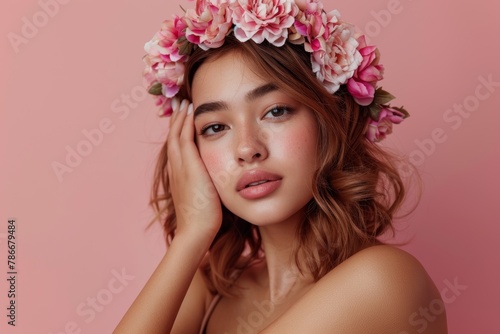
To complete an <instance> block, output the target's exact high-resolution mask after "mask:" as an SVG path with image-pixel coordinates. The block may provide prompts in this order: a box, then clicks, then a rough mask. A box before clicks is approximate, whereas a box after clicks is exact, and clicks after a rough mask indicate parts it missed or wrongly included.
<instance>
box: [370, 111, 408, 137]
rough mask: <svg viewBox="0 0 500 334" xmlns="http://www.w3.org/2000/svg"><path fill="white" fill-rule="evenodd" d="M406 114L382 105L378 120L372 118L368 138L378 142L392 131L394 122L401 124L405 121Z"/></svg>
mask: <svg viewBox="0 0 500 334" xmlns="http://www.w3.org/2000/svg"><path fill="white" fill-rule="evenodd" d="M404 118H405V115H404V114H403V113H402V112H400V111H399V110H396V109H394V108H390V107H387V106H382V109H381V110H380V114H379V118H378V121H374V120H373V119H370V122H369V123H368V129H367V131H366V138H368V140H369V141H371V142H378V141H381V140H382V139H384V138H385V137H386V136H387V135H389V134H391V133H392V124H399V123H401V122H402V121H403V119H404Z"/></svg>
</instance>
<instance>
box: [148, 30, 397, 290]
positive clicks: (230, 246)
mask: <svg viewBox="0 0 500 334" xmlns="http://www.w3.org/2000/svg"><path fill="white" fill-rule="evenodd" d="M217 62H219V63H217ZM231 62H233V63H234V66H236V67H238V66H239V67H240V70H243V71H246V72H245V73H246V74H248V76H249V78H247V79H248V80H247V81H249V82H250V83H254V84H255V85H258V84H259V83H262V84H272V85H273V86H275V87H276V90H275V91H274V90H273V92H275V94H281V95H280V96H284V99H288V100H287V101H295V102H294V103H297V105H298V106H300V107H301V108H304V109H305V112H304V114H305V115H307V116H305V117H304V120H305V121H304V124H302V126H303V127H302V131H300V130H294V131H296V132H294V133H293V134H294V135H295V134H296V135H298V136H304V139H307V140H308V142H307V144H306V146H305V150H300V148H298V152H296V154H298V155H300V156H299V157H298V158H299V159H300V158H304V160H305V161H304V160H303V161H297V163H298V164H299V165H300V168H298V169H297V170H295V171H294V172H293V173H295V174H293V173H292V175H294V176H295V177H296V178H297V180H296V181H297V183H295V185H297V184H299V181H304V180H307V183H308V184H304V183H302V185H301V186H303V187H304V188H303V189H302V191H300V189H297V192H296V193H295V194H302V195H303V196H302V197H301V198H300V199H299V200H298V201H297V205H296V206H295V209H294V208H291V209H290V206H288V208H289V209H290V210H291V211H289V212H287V215H284V214H282V215H275V216H272V215H271V216H272V217H275V218H276V219H282V218H287V217H291V216H293V215H294V214H296V213H298V216H296V217H297V218H298V223H297V225H296V235H297V238H296V240H297V243H296V245H295V249H296V258H297V260H298V259H299V258H302V259H304V258H305V259H306V260H307V261H306V262H305V263H304V262H302V263H298V264H299V267H300V268H302V269H306V270H308V271H310V272H312V273H313V275H314V277H316V278H317V279H319V278H320V277H322V276H323V275H324V274H325V273H327V272H328V271H329V270H331V269H332V268H333V267H334V266H335V265H337V264H338V263H340V262H341V261H343V260H344V259H346V258H347V257H349V256H350V255H352V253H353V252H355V251H356V250H357V249H359V247H360V246H362V245H363V244H365V243H369V242H373V241H374V240H375V238H376V237H377V236H379V235H380V234H382V233H383V232H384V231H385V230H386V229H388V228H391V226H392V225H391V220H392V216H393V214H394V212H395V210H396V208H397V207H398V206H399V204H400V203H401V201H402V198H403V195H404V189H403V185H402V182H401V179H400V178H399V175H398V173H397V171H396V169H395V168H394V167H393V166H392V165H391V164H390V162H389V161H390V160H389V159H388V158H387V156H386V154H385V153H384V152H382V151H381V150H380V149H378V147H377V145H376V144H374V143H372V142H370V141H369V140H367V139H366V137H365V130H366V126H367V119H368V117H369V112H368V111H367V110H363V109H361V108H360V107H359V105H358V104H357V103H355V102H354V101H353V99H352V97H351V96H350V94H348V93H347V92H346V91H344V90H342V89H341V90H339V91H338V92H337V93H335V94H333V95H332V94H330V93H329V92H328V91H327V90H326V89H325V88H324V87H323V86H322V85H321V84H320V83H319V82H318V81H317V79H316V77H315V76H314V74H313V73H312V71H311V65H310V59H309V57H308V55H307V53H306V52H304V51H303V50H302V49H301V48H300V47H298V46H296V45H292V44H285V45H284V46H283V47H280V48H277V47H275V46H273V45H270V44H267V43H262V44H256V43H254V42H252V41H248V42H245V43H241V42H239V41H237V40H236V39H234V38H231V37H229V38H227V39H226V42H225V44H224V46H222V47H220V48H217V49H211V50H208V51H203V50H201V49H197V50H195V51H194V53H193V54H192V55H191V57H190V59H189V61H188V62H187V64H186V72H185V76H186V78H187V80H186V82H185V84H184V85H183V86H182V88H181V91H180V93H179V97H181V98H187V99H189V100H191V101H193V103H194V107H195V109H196V108H197V107H199V106H200V105H201V104H203V103H206V102H207V101H212V100H213V99H212V98H210V97H209V96H211V95H212V94H214V93H215V94H217V97H220V96H222V97H223V96H234V95H235V94H237V93H238V90H239V89H242V90H243V92H245V90H244V89H245V88H244V87H246V86H244V85H240V86H238V88H235V90H234V91H231V92H228V94H226V95H225V94H224V92H220V93H217V90H216V89H215V88H216V87H215V86H214V85H216V83H217V81H220V80H223V79H224V78H225V77H223V76H220V77H216V76H215V75H214V74H215V73H220V71H221V70H224V66H226V65H227V64H228V63H229V64H230V63H231ZM217 64H223V65H224V66H223V67H217ZM242 64H246V67H245V68H244V69H241V66H242ZM226 69H227V70H229V68H226ZM231 70H235V68H234V67H231ZM234 73H235V74H234V76H238V75H240V73H241V72H234ZM238 80H240V81H241V82H243V83H245V78H237V77H234V78H228V81H229V82H230V83H231V85H230V86H234V85H233V83H237V81H238ZM221 85H222V86H221V87H224V85H223V84H221ZM207 86H208V87H211V89H207V88H206V87H207ZM227 87H229V86H227ZM226 93H227V92H226ZM221 99H223V100H224V101H227V102H229V103H231V99H230V98H221ZM217 100H219V99H218V98H217ZM299 101H300V102H299ZM238 102H239V100H238ZM235 111H236V112H237V110H235V108H232V109H231V110H229V112H232V113H233V114H232V116H227V115H226V116H220V113H219V116H217V117H219V118H220V117H235V115H234V112H235ZM260 111H261V110H258V111H257V112H260ZM242 112H245V111H242ZM207 114H209V113H207ZM204 116H205V117H210V115H203V114H200V115H198V116H197V117H196V119H195V127H196V133H197V138H196V140H197V145H198V149H199V151H200V155H201V157H202V159H203V161H204V163H205V165H206V167H207V170H208V171H209V173H210V175H211V177H212V179H213V181H214V184H215V185H216V187H217V190H218V192H219V195H221V199H222V202H223V204H227V205H225V215H224V222H223V226H222V228H221V231H220V232H219V234H218V235H217V237H216V239H215V240H214V243H213V244H212V247H211V251H210V255H209V261H208V262H207V265H206V269H207V273H209V274H208V275H209V276H210V281H211V282H212V283H213V286H214V288H216V289H217V290H219V292H224V291H225V290H226V289H227V287H228V284H229V281H230V274H231V273H232V272H233V271H234V269H237V268H242V267H245V266H247V265H249V263H250V262H251V261H252V260H255V259H256V258H257V256H258V254H259V250H260V236H259V233H258V230H257V229H256V226H258V225H259V224H269V223H273V222H276V221H270V219H268V220H265V219H264V218H262V217H269V213H270V212H271V211H272V210H270V209H269V208H266V207H265V206H264V207H261V208H260V210H262V216H259V215H258V210H257V211H255V210H254V208H251V209H249V210H242V209H241V208H240V209H238V206H237V204H234V202H232V201H231V199H230V198H229V197H225V196H224V187H226V186H228V185H230V186H233V185H234V184H233V183H231V182H229V181H227V180H228V179H231V178H232V179H233V180H234V179H237V176H238V175H239V174H238V173H239V172H236V170H237V168H239V167H238V166H240V167H241V164H244V165H245V166H249V165H251V164H252V163H253V162H256V163H257V164H262V163H263V161H264V160H266V159H274V157H275V156H274V155H276V154H279V152H282V151H283V150H286V149H288V147H290V151H289V154H288V157H289V158H290V157H292V158H293V157H294V155H293V154H294V153H293V148H292V147H291V146H287V147H285V148H283V147H281V148H280V147H274V146H273V140H272V139H273V138H274V139H276V138H278V140H279V138H281V137H280V136H281V135H282V133H283V132H285V133H289V130H287V129H288V128H286V126H287V125H286V124H285V125H283V129H280V128H279V126H276V127H274V129H273V127H270V128H265V129H264V130H262V127H256V128H252V127H250V128H247V130H248V129H250V130H252V129H253V130H254V132H253V133H248V132H247V133H245V134H244V135H242V136H243V139H242V138H241V137H239V138H232V139H231V143H232V144H228V143H229V141H224V140H223V139H222V140H221V139H217V140H215V141H213V140H211V139H206V138H204V137H203V136H200V134H201V131H202V127H203V126H204V124H205V123H210V120H209V119H208V118H207V119H205V120H203V117H204ZM234 119H235V118H231V121H234ZM240 124H243V123H240ZM245 124H247V123H245ZM278 125H279V124H278ZM241 126H242V127H241V128H240V130H241V129H243V125H241ZM294 129H298V128H294ZM280 131H281V132H280ZM240 134H241V131H240ZM296 139H300V138H296ZM296 142H297V143H299V142H300V140H298V141H296ZM233 144H234V145H233ZM240 144H241V145H243V146H245V145H246V146H248V147H250V148H249V149H250V150H251V152H250V153H249V152H248V151H245V149H248V147H243V148H242V147H241V146H239V145H240ZM279 144H283V143H282V142H279ZM228 145H233V146H231V147H232V151H230V152H228V150H227V149H228V147H229V146H228ZM285 145H286V144H285ZM242 149H243V150H242ZM228 154H229V155H230V157H228ZM248 154H249V155H248ZM271 155H272V156H271ZM167 159H168V156H167V155H166V145H165V146H164V149H163V150H162V152H161V154H160V159H159V163H158V166H157V170H156V175H155V184H154V189H153V190H154V191H153V198H152V203H153V204H154V205H156V208H157V210H158V212H160V213H162V214H163V216H162V219H163V223H164V227H165V231H166V233H167V235H168V236H169V238H168V240H171V238H172V237H173V236H174V234H175V211H174V208H173V203H172V202H171V198H170V195H169V190H168V189H169V188H168V178H167V175H166V168H165V167H166V162H167ZM255 159H256V160H257V161H254V160H255ZM307 159H309V160H307ZM231 160H232V161H233V163H234V166H236V167H232V166H231ZM270 166H273V167H274V166H275V165H270ZM284 168H288V167H286V166H285V167H284ZM277 172H279V170H278V171H277ZM224 173H225V174H224ZM301 176H302V178H300V177H301ZM387 185H389V187H387ZM295 194H294V195H295ZM264 204H265V203H264ZM231 205H233V206H234V205H236V209H233V207H231ZM274 205H275V203H273V206H274ZM300 205H302V207H300ZM256 208H257V206H256ZM231 209H232V211H231ZM238 210H239V211H238ZM266 210H267V211H266ZM294 210H296V211H294ZM233 211H235V212H233ZM274 212H276V210H274ZM236 213H238V214H239V215H237V214H236ZM252 217H257V218H256V219H257V220H256V221H252ZM259 217H260V218H259ZM271 220H272V219H271ZM252 223H253V224H252ZM248 247H249V248H250V249H251V252H250V254H249V255H248V256H247V257H243V255H242V254H243V252H244V250H245V249H246V248H248ZM304 255H307V256H304Z"/></svg>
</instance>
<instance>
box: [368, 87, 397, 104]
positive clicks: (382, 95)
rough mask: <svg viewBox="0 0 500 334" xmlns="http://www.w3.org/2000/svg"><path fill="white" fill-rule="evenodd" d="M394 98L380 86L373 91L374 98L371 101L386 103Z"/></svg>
mask: <svg viewBox="0 0 500 334" xmlns="http://www.w3.org/2000/svg"><path fill="white" fill-rule="evenodd" d="M394 99H395V97H394V95H392V94H391V93H389V92H387V91H385V90H383V89H382V87H380V88H377V90H376V91H375V99H374V100H373V102H374V103H375V104H387V103H389V102H390V101H392V100H394Z"/></svg>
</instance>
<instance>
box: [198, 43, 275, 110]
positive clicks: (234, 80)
mask: <svg viewBox="0 0 500 334" xmlns="http://www.w3.org/2000/svg"><path fill="white" fill-rule="evenodd" d="M266 83H270V80H265V79H264V76H263V75H261V74H259V73H258V71H257V67H256V66H255V64H254V63H253V62H252V61H251V59H250V57H245V56H244V55H242V54H241V52H235V51H231V52H227V53H225V54H223V55H220V56H218V57H214V58H209V59H207V60H206V61H205V62H204V63H203V64H202V65H201V66H200V67H199V68H198V70H197V71H196V73H195V74H194V77H193V83H192V99H193V103H194V104H195V106H196V105H197V104H199V103H203V102H206V101H208V100H232V99H234V98H238V97H240V96H243V95H244V94H245V93H246V92H248V91H250V90H252V89H253V88H255V87H257V86H261V85H263V84H266Z"/></svg>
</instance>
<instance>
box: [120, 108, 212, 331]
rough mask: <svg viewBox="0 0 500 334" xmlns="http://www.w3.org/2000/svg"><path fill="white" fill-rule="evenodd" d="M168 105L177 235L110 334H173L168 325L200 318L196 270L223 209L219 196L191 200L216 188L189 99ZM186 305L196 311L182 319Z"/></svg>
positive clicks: (201, 295)
mask: <svg viewBox="0 0 500 334" xmlns="http://www.w3.org/2000/svg"><path fill="white" fill-rule="evenodd" d="M172 105H173V109H174V114H173V115H172V116H171V119H170V131H169V134H168V138H167V143H168V147H167V151H168V157H169V160H168V164H167V172H168V178H169V186H170V191H171V195H172V199H173V202H174V205H175V211H176V222H177V229H176V235H175V238H174V240H172V243H171V244H170V246H169V248H168V250H167V252H166V254H165V256H164V257H163V259H162V260H161V262H160V264H159V265H158V267H157V268H156V270H155V271H154V273H153V275H152V276H151V278H150V279H149V280H148V282H147V283H146V285H145V286H144V288H143V289H142V291H141V292H140V294H139V296H138V297H137V298H136V300H135V301H134V303H133V304H132V306H131V307H130V309H129V310H128V311H127V313H126V314H125V316H124V317H123V319H122V320H121V321H120V323H119V324H118V326H117V328H116V329H115V331H114V332H113V333H114V334H122V333H127V334H128V333H130V334H135V333H141V334H142V333H148V334H154V333H162V334H163V333H171V331H172V328H174V329H175V330H174V332H178V333H186V332H193V328H194V327H196V325H199V324H200V323H201V317H203V312H204V308H205V306H204V304H205V303H204V302H205V297H206V296H207V293H208V292H207V290H206V287H205V286H204V282H202V279H201V277H200V275H199V274H198V275H196V276H195V274H196V272H197V270H198V267H199V265H200V263H201V261H202V259H203V257H204V256H205V254H206V252H207V251H208V249H209V246H210V244H211V243H212V241H213V239H214V237H215V235H216V233H217V231H218V230H219V228H220V224H221V223H222V210H221V204H220V199H219V198H218V197H214V196H212V197H210V198H208V197H207V204H206V205H204V207H203V208H200V207H199V206H197V203H196V202H195V199H196V198H199V196H203V194H201V195H200V192H199V191H200V190H199V189H200V186H203V188H202V189H207V188H209V187H213V189H212V190H211V192H210V193H211V194H213V193H216V191H215V187H214V186H213V183H212V181H211V179H210V177H209V175H208V172H207V171H206V169H205V166H204V164H203V162H202V161H201V158H200V156H199V153H198V150H197V148H196V145H195V143H194V124H193V114H192V105H190V106H189V107H188V103H187V101H186V103H183V104H182V105H181V106H180V107H179V103H178V101H175V103H173V104H172ZM174 105H175V106H174ZM188 111H189V112H188ZM209 190H210V189H209ZM193 278H194V280H193ZM192 282H193V283H192ZM181 306H182V307H181ZM188 308H189V309H193V310H194V313H190V314H189V315H190V317H191V318H190V320H191V321H186V319H188V316H187V313H188V312H191V310H188ZM179 310H181V312H180V316H179V317H178V316H177V315H178V313H179ZM176 318H178V320H176ZM174 324H175V326H174ZM184 326H186V327H184ZM197 330H198V329H196V330H195V332H196V331H197Z"/></svg>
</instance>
